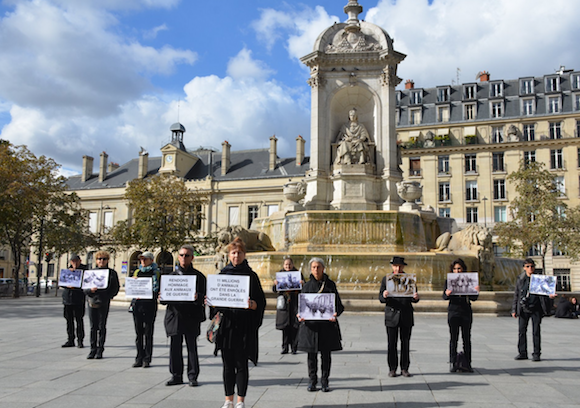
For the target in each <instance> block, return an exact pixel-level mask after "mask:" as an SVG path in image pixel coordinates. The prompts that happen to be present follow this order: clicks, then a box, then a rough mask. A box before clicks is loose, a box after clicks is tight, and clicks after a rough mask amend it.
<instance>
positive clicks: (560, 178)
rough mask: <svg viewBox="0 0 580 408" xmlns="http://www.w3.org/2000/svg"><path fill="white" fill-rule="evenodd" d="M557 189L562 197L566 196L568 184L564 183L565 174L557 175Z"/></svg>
mask: <svg viewBox="0 0 580 408" xmlns="http://www.w3.org/2000/svg"><path fill="white" fill-rule="evenodd" d="M554 181H555V182H556V190H557V191H558V192H559V193H560V196H561V197H564V196H566V185H565V184H564V176H558V177H555V179H554Z"/></svg>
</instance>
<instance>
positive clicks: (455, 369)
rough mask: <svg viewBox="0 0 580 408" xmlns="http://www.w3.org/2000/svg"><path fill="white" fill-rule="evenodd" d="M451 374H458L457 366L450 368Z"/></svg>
mask: <svg viewBox="0 0 580 408" xmlns="http://www.w3.org/2000/svg"><path fill="white" fill-rule="evenodd" d="M449 372H450V373H456V372H457V367H455V365H452V366H451V368H449Z"/></svg>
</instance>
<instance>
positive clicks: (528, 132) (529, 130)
mask: <svg viewBox="0 0 580 408" xmlns="http://www.w3.org/2000/svg"><path fill="white" fill-rule="evenodd" d="M535 128H536V125H534V124H531V125H524V131H523V132H522V135H523V139H524V141H525V142H531V141H533V140H535V138H536V135H535Z"/></svg>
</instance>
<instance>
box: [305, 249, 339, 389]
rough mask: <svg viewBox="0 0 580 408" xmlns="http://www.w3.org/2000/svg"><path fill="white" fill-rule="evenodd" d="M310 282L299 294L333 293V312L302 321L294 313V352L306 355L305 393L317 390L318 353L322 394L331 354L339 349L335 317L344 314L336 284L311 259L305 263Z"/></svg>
mask: <svg viewBox="0 0 580 408" xmlns="http://www.w3.org/2000/svg"><path fill="white" fill-rule="evenodd" d="M309 267H310V272H311V274H310V280H309V281H308V282H306V283H305V284H304V286H303V287H302V293H334V295H335V309H334V310H335V313H334V315H333V316H332V317H331V318H330V319H329V320H328V321H324V320H305V319H304V317H303V316H301V315H300V311H299V312H298V316H297V317H298V320H299V321H300V328H299V331H298V350H300V351H305V352H307V353H308V360H307V361H308V377H309V379H310V380H309V383H308V391H317V390H318V388H317V384H318V375H317V372H318V352H320V357H321V360H322V381H321V384H322V391H323V392H328V391H330V388H329V385H328V378H329V376H330V366H331V362H332V360H331V352H332V351H338V350H342V344H341V340H342V338H341V334H340V327H339V325H338V321H337V320H336V318H337V317H338V316H340V315H341V314H342V312H343V311H344V306H343V305H342V301H341V300H340V296H339V294H338V290H337V289H336V284H335V283H334V282H333V281H332V280H331V279H330V278H329V277H328V275H327V274H325V273H324V261H323V260H322V259H320V258H312V259H311V260H310V262H309Z"/></svg>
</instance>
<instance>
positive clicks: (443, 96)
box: [437, 86, 450, 102]
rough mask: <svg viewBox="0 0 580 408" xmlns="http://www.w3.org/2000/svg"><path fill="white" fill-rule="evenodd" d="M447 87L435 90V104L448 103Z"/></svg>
mask: <svg viewBox="0 0 580 408" xmlns="http://www.w3.org/2000/svg"><path fill="white" fill-rule="evenodd" d="M449 93H450V92H449V87H448V86H446V87H445V88H437V102H449Z"/></svg>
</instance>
